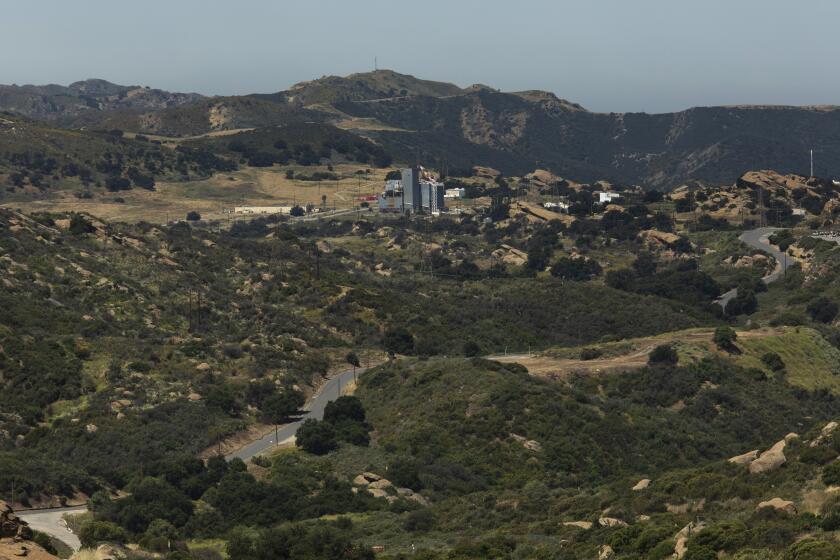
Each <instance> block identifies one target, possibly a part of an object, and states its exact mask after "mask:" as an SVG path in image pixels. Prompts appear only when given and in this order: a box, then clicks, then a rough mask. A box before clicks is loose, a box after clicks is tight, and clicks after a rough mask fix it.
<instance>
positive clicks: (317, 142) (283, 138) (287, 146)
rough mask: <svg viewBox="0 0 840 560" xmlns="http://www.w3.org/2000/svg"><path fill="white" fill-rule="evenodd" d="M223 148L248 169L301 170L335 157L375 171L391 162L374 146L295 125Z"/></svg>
mask: <svg viewBox="0 0 840 560" xmlns="http://www.w3.org/2000/svg"><path fill="white" fill-rule="evenodd" d="M212 143H213V142H212V141H211V144H212ZM226 148H227V149H228V150H229V151H231V152H234V153H237V154H240V157H241V160H242V161H243V162H245V163H247V164H248V165H249V166H252V167H270V166H272V165H274V164H275V163H277V164H281V165H284V164H287V163H289V162H290V161H292V160H294V161H295V162H296V163H297V164H298V165H303V166H309V165H318V164H319V163H320V162H321V161H322V160H325V159H332V158H333V157H334V156H336V155H338V156H340V157H343V158H346V159H347V160H350V161H355V162H358V163H362V164H371V165H373V166H375V167H388V166H389V165H391V163H392V161H393V160H392V158H391V156H390V155H389V154H388V153H387V152H386V151H385V150H384V149H383V148H382V147H381V146H379V145H378V144H374V143H373V142H371V141H369V140H367V139H365V138H360V137H358V136H355V135H353V134H350V133H346V132H343V131H341V130H339V129H337V128H334V127H331V126H328V125H320V124H303V123H297V124H293V125H289V126H286V127H283V128H282V129H280V130H278V129H268V130H255V131H250V132H246V133H242V134H238V135H237V136H236V137H235V138H234V139H233V140H231V141H228V142H227V144H226Z"/></svg>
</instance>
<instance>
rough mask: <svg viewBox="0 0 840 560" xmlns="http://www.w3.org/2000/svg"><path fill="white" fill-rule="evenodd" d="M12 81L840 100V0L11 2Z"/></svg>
mask: <svg viewBox="0 0 840 560" xmlns="http://www.w3.org/2000/svg"><path fill="white" fill-rule="evenodd" d="M0 13H2V17H1V18H0V19H2V32H0V83H4V84H12V83H16V84H27V83H34V84H44V83H59V84H68V83H71V82H74V81H76V80H81V79H86V78H103V79H106V80H109V81H112V82H115V83H120V84H129V85H135V84H136V85H147V86H151V87H156V88H160V89H166V90H170V91H195V92H198V93H203V94H207V95H231V94H245V93H254V92H261V93H266V92H275V91H280V90H283V89H286V88H288V87H289V86H291V85H292V84H294V83H297V82H299V81H303V80H309V79H313V78H317V77H320V76H323V75H330V74H335V75H346V74H350V73H353V72H364V71H368V70H372V69H373V67H374V59H377V60H378V65H379V68H389V69H392V70H396V71H398V72H402V73H406V74H413V75H415V76H417V77H420V78H425V79H434V80H440V81H447V82H453V83H456V84H458V85H460V86H467V85H470V84H473V83H483V84H486V85H489V86H492V87H495V88H499V89H501V90H503V91H518V90H524V89H542V90H548V91H552V92H554V93H555V94H557V95H558V96H559V97H561V98H564V99H569V100H571V101H574V102H577V103H580V104H582V105H583V106H584V107H586V108H588V109H590V110H594V111H602V112H610V111H614V112H628V111H645V112H652V113H658V112H668V111H675V110H681V109H686V108H689V107H693V106H704V105H729V104H791V105H805V104H840V72H837V71H836V69H837V65H838V62H839V61H840V38H838V33H837V28H838V22H840V2H838V1H836V0H797V1H796V2H793V1H790V0H725V1H724V0H704V1H702V2H698V1H689V0H587V1H575V2H573V1H565V0H517V1H510V0H485V1H478V0H445V1H441V0H415V1H412V2H409V1H405V0H303V1H301V0H298V1H294V2H292V1H287V0H275V1H270V0H236V1H231V0H225V1H221V0H143V1H141V2H137V1H134V2H127V1H124V0H107V1H106V0H73V1H72V2H70V1H67V0H26V1H20V0H0Z"/></svg>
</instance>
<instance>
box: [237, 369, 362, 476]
mask: <svg viewBox="0 0 840 560" xmlns="http://www.w3.org/2000/svg"><path fill="white" fill-rule="evenodd" d="M366 369H367V368H356V375H357V376H358V375H361V374H362V373H364V372H365V370H366ZM351 381H353V370H352V369H348V370H347V371H342V372H341V373H339V374H338V375H335V376H333V377H331V378H330V379H329V381H327V382H326V383H324V385H323V387H321V388H320V389H319V390H318V392H317V393H315V395H314V396H313V397H312V400H310V401H309V403H308V404H307V405H306V407H305V410H306V413H305V414H304V415H303V416H301V418H300V420H298V421H297V422H293V423H291V424H286V425H285V426H282V427H281V428H280V429H278V430H277V438H276V440H275V437H274V432H271V433H270V434H268V435H266V436H265V437H263V438H262V439H258V440H256V441H254V442H252V443H249V444H248V445H246V446H245V447H243V448H241V449H239V450H238V451H235V452H233V453H231V454H229V455H227V456H226V458H227V459H228V460H231V459H234V458H239V459H242V460H243V461H247V460H248V459H251V458H252V457H254V456H256V455H259V454H260V453H264V452H265V451H267V450H269V449H271V448H272V447H274V446H276V445H277V444H278V442H279V443H283V442H284V441H286V440H288V439H289V438H291V437H293V436H294V435H295V433H297V429H298V428H299V427H300V425H301V424H302V423H303V421H304V420H307V419H309V418H314V419H316V420H320V419H322V418H323V417H324V408H325V407H326V406H327V403H328V402H330V401H334V400H335V399H337V398H338V397H339V396H340V395H341V388H342V387H344V386H345V385H347V384H348V383H350V382H351Z"/></svg>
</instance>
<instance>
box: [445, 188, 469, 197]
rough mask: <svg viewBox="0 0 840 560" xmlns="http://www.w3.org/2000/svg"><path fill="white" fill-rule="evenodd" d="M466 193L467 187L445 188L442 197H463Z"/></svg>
mask: <svg viewBox="0 0 840 560" xmlns="http://www.w3.org/2000/svg"><path fill="white" fill-rule="evenodd" d="M466 195H467V189H465V188H463V187H459V188H457V189H446V192H444V193H443V198H464V197H465V196H466Z"/></svg>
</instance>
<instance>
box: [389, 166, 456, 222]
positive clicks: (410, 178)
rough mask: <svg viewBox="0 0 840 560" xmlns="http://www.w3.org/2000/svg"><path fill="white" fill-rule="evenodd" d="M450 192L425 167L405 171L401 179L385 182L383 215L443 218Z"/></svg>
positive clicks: (410, 168)
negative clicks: (441, 216)
mask: <svg viewBox="0 0 840 560" xmlns="http://www.w3.org/2000/svg"><path fill="white" fill-rule="evenodd" d="M445 195H446V188H445V187H444V184H443V183H442V182H440V181H439V180H438V179H437V178H436V177H434V176H433V175H432V173H431V172H430V171H428V170H427V169H424V168H423V167H420V166H416V167H408V168H406V169H403V170H402V176H401V178H400V179H390V180H388V181H385V190H384V191H383V192H382V194H380V195H379V211H380V212H393V213H399V214H439V213H441V212H442V211H444V210H445V209H446V203H445V198H446V196H445Z"/></svg>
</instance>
